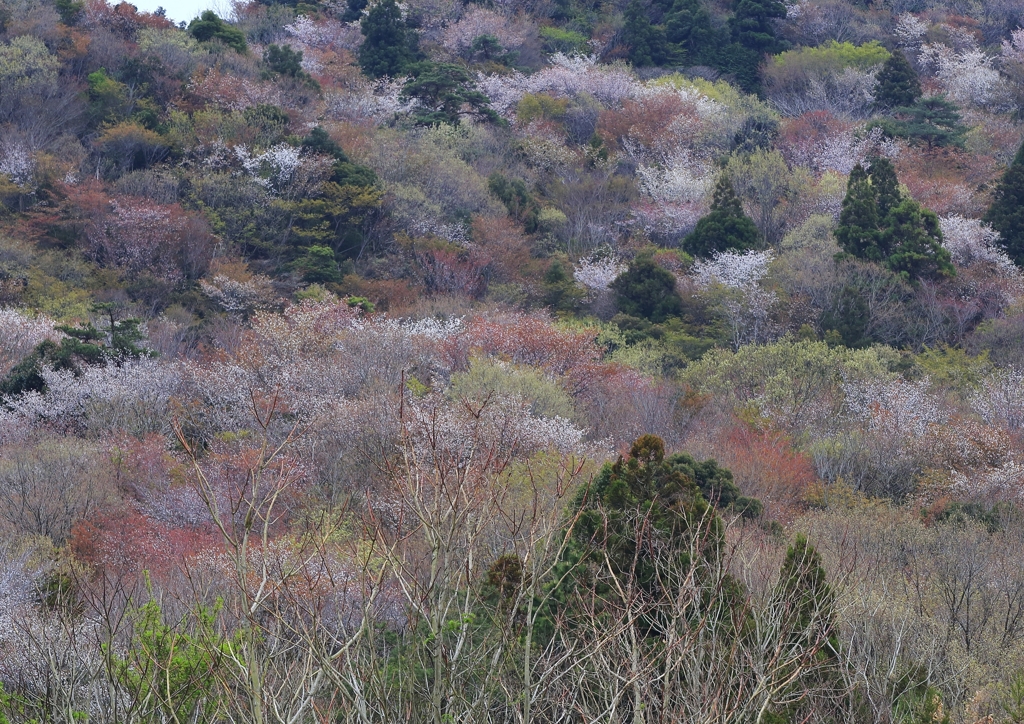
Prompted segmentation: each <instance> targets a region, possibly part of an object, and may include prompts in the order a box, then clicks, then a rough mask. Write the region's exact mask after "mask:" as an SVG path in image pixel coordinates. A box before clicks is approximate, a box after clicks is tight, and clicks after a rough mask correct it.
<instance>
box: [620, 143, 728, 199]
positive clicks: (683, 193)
mask: <svg viewBox="0 0 1024 724" xmlns="http://www.w3.org/2000/svg"><path fill="white" fill-rule="evenodd" d="M636 176H637V184H638V186H639V187H640V192H641V193H643V194H645V195H646V196H649V197H650V198H651V199H653V200H655V201H660V202H667V203H693V202H700V201H703V200H704V199H705V197H706V196H707V195H708V193H709V192H710V191H711V187H712V186H713V185H714V181H715V174H714V171H713V169H712V168H711V166H710V165H709V164H708V163H707V162H706V161H705V160H703V159H700V158H695V157H694V156H693V154H691V153H690V152H689V151H687V150H681V151H679V152H677V153H674V154H673V155H672V157H671V158H669V159H668V161H667V162H666V163H665V164H663V165H659V166H648V165H645V164H640V165H639V166H638V167H637V169H636Z"/></svg>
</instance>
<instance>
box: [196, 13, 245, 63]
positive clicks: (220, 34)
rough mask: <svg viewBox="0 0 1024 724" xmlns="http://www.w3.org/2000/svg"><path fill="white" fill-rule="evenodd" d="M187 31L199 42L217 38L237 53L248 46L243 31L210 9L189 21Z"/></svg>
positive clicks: (242, 51) (243, 50)
mask: <svg viewBox="0 0 1024 724" xmlns="http://www.w3.org/2000/svg"><path fill="white" fill-rule="evenodd" d="M188 32H189V34H190V35H191V36H192V37H193V38H195V39H196V40H198V41H199V42H201V43H203V42H207V41H210V40H219V41H220V42H222V43H224V45H226V46H228V47H229V48H232V49H234V50H235V51H237V52H239V53H245V52H247V50H248V46H247V45H246V43H245V33H243V32H242V31H241V30H239V29H238V28H234V27H232V26H230V25H228V24H227V23H226V22H224V21H223V20H221V19H220V18H219V17H218V16H217V13H215V12H213V11H212V10H205V11H203V14H202V15H200V16H199V17H198V18H196V19H194V20H193V21H192V22H191V23H189V25H188Z"/></svg>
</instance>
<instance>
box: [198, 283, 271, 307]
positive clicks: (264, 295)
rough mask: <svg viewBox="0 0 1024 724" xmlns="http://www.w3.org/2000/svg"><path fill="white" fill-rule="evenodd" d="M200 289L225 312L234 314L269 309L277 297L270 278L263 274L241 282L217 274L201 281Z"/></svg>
mask: <svg viewBox="0 0 1024 724" xmlns="http://www.w3.org/2000/svg"><path fill="white" fill-rule="evenodd" d="M199 288H200V289H202V290H203V294H205V295H206V296H208V297H209V298H210V299H212V300H213V301H215V302H217V304H219V305H220V306H221V308H222V309H223V310H224V311H226V312H231V313H233V314H240V313H248V312H253V311H256V310H259V309H269V308H270V307H272V306H273V304H274V299H275V296H276V295H275V293H274V287H273V284H272V282H271V280H270V277H266V276H263V275H262V274H255V275H253V277H252V278H251V279H248V280H246V281H241V282H240V281H237V280H235V279H231V278H229V277H226V276H224V275H223V274H216V275H214V277H213V278H212V279H209V280H207V279H200V280H199Z"/></svg>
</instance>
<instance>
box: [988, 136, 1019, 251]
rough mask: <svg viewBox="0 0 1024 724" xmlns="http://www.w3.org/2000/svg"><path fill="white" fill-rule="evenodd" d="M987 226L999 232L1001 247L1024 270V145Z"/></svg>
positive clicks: (1000, 187) (997, 193)
mask: <svg viewBox="0 0 1024 724" xmlns="http://www.w3.org/2000/svg"><path fill="white" fill-rule="evenodd" d="M985 223H987V224H991V225H992V228H993V229H995V230H996V231H998V232H999V236H1000V244H1001V245H1002V247H1003V249H1005V250H1006V253H1007V254H1008V255H1009V257H1010V258H1011V259H1013V261H1014V263H1016V264H1017V266H1019V267H1024V144H1021V147H1020V148H1019V149H1018V150H1017V155H1016V156H1015V157H1014V159H1013V163H1011V164H1010V167H1009V168H1008V169H1006V173H1004V174H1003V177H1002V178H1001V179H999V183H998V184H996V189H995V192H994V193H993V194H992V205H991V206H990V207H989V209H988V212H986V214H985Z"/></svg>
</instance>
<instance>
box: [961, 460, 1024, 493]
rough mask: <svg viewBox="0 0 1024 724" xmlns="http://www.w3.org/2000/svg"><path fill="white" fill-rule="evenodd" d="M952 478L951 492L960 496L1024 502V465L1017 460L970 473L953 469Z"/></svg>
mask: <svg viewBox="0 0 1024 724" xmlns="http://www.w3.org/2000/svg"><path fill="white" fill-rule="evenodd" d="M950 478H951V480H950V483H951V484H950V488H951V492H952V493H954V494H955V495H956V496H957V497H959V498H971V497H975V496H983V497H984V498H986V499H988V500H992V499H995V500H1000V499H1001V500H1016V501H1019V502H1024V465H1022V464H1021V463H1020V462H1019V461H1017V460H1012V459H1011V460H1007V461H1005V462H1004V463H1002V464H1001V465H997V466H994V467H986V468H983V469H980V470H972V471H970V472H969V473H965V472H962V471H959V470H951V471H950Z"/></svg>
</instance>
